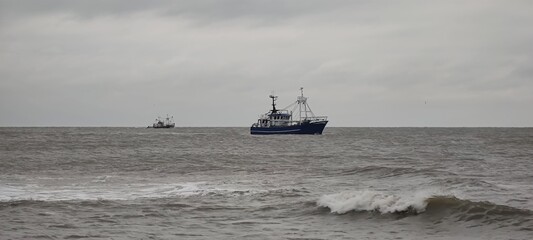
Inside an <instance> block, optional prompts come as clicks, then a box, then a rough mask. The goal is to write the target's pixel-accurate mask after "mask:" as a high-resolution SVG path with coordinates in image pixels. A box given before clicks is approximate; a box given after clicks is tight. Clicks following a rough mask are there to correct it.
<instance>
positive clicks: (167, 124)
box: [148, 114, 176, 128]
mask: <svg viewBox="0 0 533 240" xmlns="http://www.w3.org/2000/svg"><path fill="white" fill-rule="evenodd" d="M175 125H176V124H175V123H174V117H173V116H172V117H168V114H167V118H165V119H163V118H161V117H158V118H156V119H155V123H154V124H152V126H148V128H173V127H174V126H175Z"/></svg>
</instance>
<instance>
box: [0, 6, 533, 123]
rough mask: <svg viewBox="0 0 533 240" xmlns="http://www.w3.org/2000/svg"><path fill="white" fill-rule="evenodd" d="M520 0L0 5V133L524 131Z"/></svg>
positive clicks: (528, 51)
mask: <svg viewBox="0 0 533 240" xmlns="http://www.w3.org/2000/svg"><path fill="white" fill-rule="evenodd" d="M531 13H533V1H513V0H511V1H501V0H497V1H493V0H482V1H481V0H480V1H475V0H473V1H462V0H460V1H453V0H452V1H426V0H419V1H408V0H407V1H392V0H391V1H379V0H377V1H336V0H328V1H315V0H293V1H285V0H283V1H281V0H270V1H261V0H258V1H249V0H228V1H226V0H211V1H203V0H199V1H179V0H177V1H174V0H173V1H170V0H169V1H164V0H151V1H144V0H142V1H141V0H123V1H117V0H106V1H100V0H86V1H84V0H79V1H70V0H69V1H52V0H33V1H32V0H27V1H15V0H14V1H5V0H0V126H3V127H11V126H124V127H130V126H139V127H142V126H148V125H151V124H152V123H153V121H154V119H155V118H156V117H157V116H165V115H166V114H169V115H172V116H174V120H175V122H176V125H177V126H183V127H204V126H214V127H230V126H235V127H248V126H250V125H251V124H252V123H254V122H256V121H257V118H258V116H259V115H260V114H262V113H265V112H266V111H268V110H269V108H270V99H269V98H268V96H269V95H270V94H273V93H274V94H275V95H278V96H279V98H278V108H279V107H284V106H287V105H289V104H291V103H293V102H294V101H295V100H296V97H297V96H298V95H299V94H300V91H299V88H300V87H304V93H305V95H306V96H307V97H308V98H309V99H308V103H309V105H310V106H311V108H312V109H313V111H314V112H315V114H316V115H326V116H328V119H329V121H330V122H329V124H328V126H331V127H533V27H532V26H531V25H532V23H533V14H531Z"/></svg>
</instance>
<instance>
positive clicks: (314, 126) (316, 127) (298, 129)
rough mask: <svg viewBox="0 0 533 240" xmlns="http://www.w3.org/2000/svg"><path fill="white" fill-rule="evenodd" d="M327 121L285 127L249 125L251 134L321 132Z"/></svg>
mask: <svg viewBox="0 0 533 240" xmlns="http://www.w3.org/2000/svg"><path fill="white" fill-rule="evenodd" d="M327 123H328V122H327V121H323V122H317V123H302V124H300V125H293V126H287V127H251V128H250V133H251V134H258V135H268V134H322V131H324V128H325V127H326V124H327Z"/></svg>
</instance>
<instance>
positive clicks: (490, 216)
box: [317, 191, 533, 225]
mask: <svg viewBox="0 0 533 240" xmlns="http://www.w3.org/2000/svg"><path fill="white" fill-rule="evenodd" d="M317 205H318V206H320V207H325V208H329V209H330V210H331V212H332V213H336V214H346V213H348V212H363V211H369V212H378V213H381V214H394V213H402V214H413V215H417V214H421V213H424V214H428V215H442V214H444V216H451V217H455V218H456V219H457V220H459V221H470V220H476V219H477V220H481V221H484V222H487V223H490V222H497V221H506V220H513V221H518V222H520V223H521V224H522V223H529V224H530V223H533V211H531V210H527V209H519V208H514V207H510V206H506V205H498V204H494V203H491V202H484V201H471V200H464V199H460V198H457V197H455V196H453V195H434V194H432V193H431V192H418V193H417V192H415V193H413V194H411V195H401V196H400V195H394V194H386V193H381V192H376V191H350V192H341V193H335V194H329V195H324V196H322V197H321V198H320V199H319V200H318V201H317ZM521 224H520V225H521Z"/></svg>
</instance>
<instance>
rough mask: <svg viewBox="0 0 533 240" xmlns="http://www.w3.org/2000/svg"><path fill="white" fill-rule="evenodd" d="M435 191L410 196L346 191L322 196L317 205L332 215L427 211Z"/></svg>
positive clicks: (423, 191)
mask: <svg viewBox="0 0 533 240" xmlns="http://www.w3.org/2000/svg"><path fill="white" fill-rule="evenodd" d="M435 195H436V193H435V191H434V190H422V191H416V192H413V193H410V194H405V193H404V194H397V195H395V194H389V193H382V192H377V191H371V190H363V191H345V192H340V193H335V194H329V195H324V196H322V197H321V198H320V199H319V200H318V201H317V205H318V206H321V207H327V208H329V209H330V210H331V212H332V213H338V214H344V213H347V212H350V211H377V212H380V213H394V212H403V211H407V210H414V211H416V212H423V211H425V208H426V205H427V202H426V200H427V199H428V198H430V197H431V196H435Z"/></svg>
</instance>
